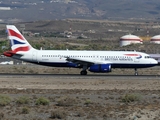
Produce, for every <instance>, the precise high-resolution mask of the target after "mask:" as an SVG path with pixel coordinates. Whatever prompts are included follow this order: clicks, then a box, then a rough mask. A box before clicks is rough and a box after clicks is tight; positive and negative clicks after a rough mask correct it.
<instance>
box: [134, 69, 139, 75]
mask: <svg viewBox="0 0 160 120" xmlns="http://www.w3.org/2000/svg"><path fill="white" fill-rule="evenodd" d="M134 75H135V76H137V75H138V71H137V68H135V74H134Z"/></svg>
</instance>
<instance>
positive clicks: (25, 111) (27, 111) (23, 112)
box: [22, 107, 30, 114]
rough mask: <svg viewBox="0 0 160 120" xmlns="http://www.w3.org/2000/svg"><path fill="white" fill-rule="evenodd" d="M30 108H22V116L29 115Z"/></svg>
mask: <svg viewBox="0 0 160 120" xmlns="http://www.w3.org/2000/svg"><path fill="white" fill-rule="evenodd" d="M29 111H30V110H29V108H28V107H23V108H22V114H28V113H29Z"/></svg>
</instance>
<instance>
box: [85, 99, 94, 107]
mask: <svg viewBox="0 0 160 120" xmlns="http://www.w3.org/2000/svg"><path fill="white" fill-rule="evenodd" d="M84 104H85V105H86V106H88V105H90V104H92V101H91V100H90V99H87V100H86V101H85V102H84Z"/></svg>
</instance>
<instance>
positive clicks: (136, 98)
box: [121, 94, 140, 103]
mask: <svg viewBox="0 0 160 120" xmlns="http://www.w3.org/2000/svg"><path fill="white" fill-rule="evenodd" d="M121 100H122V102H127V103H129V102H134V101H139V100H140V95H138V94H126V95H124V96H122V97H121Z"/></svg>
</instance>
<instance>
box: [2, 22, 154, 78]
mask: <svg viewBox="0 0 160 120" xmlns="http://www.w3.org/2000/svg"><path fill="white" fill-rule="evenodd" d="M6 27H7V31H8V38H9V40H10V42H11V51H6V52H4V55H5V56H8V57H12V58H15V59H19V60H23V61H27V62H30V63H35V64H39V65H45V66H51V67H73V68H81V69H82V71H81V72H80V74H81V75H87V70H88V71H90V72H95V73H108V72H111V70H112V68H133V69H135V75H138V72H137V69H138V68H147V67H153V66H155V65H157V61H156V60H155V59H153V58H151V57H150V56H149V55H148V54H146V53H142V52H136V51H77V50H74V51H73V50H37V49H34V48H33V47H32V46H31V45H30V44H29V43H28V41H27V40H26V39H25V38H24V36H23V35H22V34H21V33H20V32H19V30H18V29H17V28H16V27H15V26H14V25H7V26H6Z"/></svg>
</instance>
